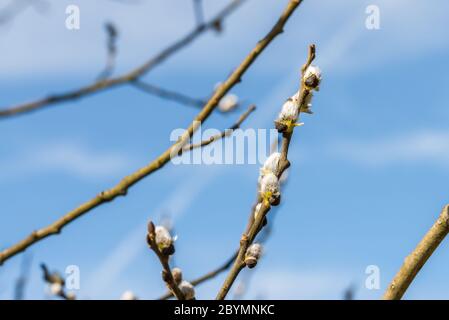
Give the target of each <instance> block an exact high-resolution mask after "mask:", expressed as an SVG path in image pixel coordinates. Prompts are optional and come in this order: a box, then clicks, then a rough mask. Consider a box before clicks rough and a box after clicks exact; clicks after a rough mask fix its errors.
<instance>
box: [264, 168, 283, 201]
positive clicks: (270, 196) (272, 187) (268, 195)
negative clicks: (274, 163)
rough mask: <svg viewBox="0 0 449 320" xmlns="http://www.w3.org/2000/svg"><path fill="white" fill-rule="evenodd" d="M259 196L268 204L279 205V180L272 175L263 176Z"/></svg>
mask: <svg viewBox="0 0 449 320" xmlns="http://www.w3.org/2000/svg"><path fill="white" fill-rule="evenodd" d="M259 191H260V195H261V197H262V199H263V200H264V201H267V202H268V203H269V204H272V205H277V204H279V199H280V196H281V192H280V186H279V180H278V178H277V177H276V176H275V175H274V174H273V173H268V174H266V175H264V176H263V177H262V178H261V180H260V190H259Z"/></svg>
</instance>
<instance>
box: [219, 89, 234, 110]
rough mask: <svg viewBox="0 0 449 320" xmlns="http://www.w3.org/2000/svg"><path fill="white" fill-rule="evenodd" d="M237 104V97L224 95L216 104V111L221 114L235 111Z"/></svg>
mask: <svg viewBox="0 0 449 320" xmlns="http://www.w3.org/2000/svg"><path fill="white" fill-rule="evenodd" d="M238 104H239V97H238V96H236V95H235V94H232V93H231V94H227V95H225V96H224V97H223V98H222V99H221V100H220V102H219V103H218V110H220V111H221V112H229V111H231V110H233V109H235V108H236V107H237V106H238Z"/></svg>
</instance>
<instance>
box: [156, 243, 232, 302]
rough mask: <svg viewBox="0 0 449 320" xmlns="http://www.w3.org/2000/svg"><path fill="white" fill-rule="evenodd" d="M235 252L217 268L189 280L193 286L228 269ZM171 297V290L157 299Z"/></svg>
mask: <svg viewBox="0 0 449 320" xmlns="http://www.w3.org/2000/svg"><path fill="white" fill-rule="evenodd" d="M237 254H238V252H235V253H234V254H233V255H232V257H230V258H229V259H228V260H226V261H225V262H224V263H223V264H222V265H221V266H219V267H218V268H216V269H214V270H212V271H209V272H208V273H206V274H204V275H202V276H201V277H199V278H196V279H195V280H192V281H190V283H191V284H192V285H193V286H194V287H196V286H198V285H199V284H201V283H203V282H206V281H207V280H210V279H212V278H215V277H216V276H218V275H219V274H220V273H222V272H224V271H226V270H228V269H229V268H230V267H231V266H232V263H233V262H234V260H235V258H236V257H237ZM171 297H173V294H172V293H171V292H167V293H165V294H164V295H163V296H161V297H159V298H158V300H167V299H170V298H171Z"/></svg>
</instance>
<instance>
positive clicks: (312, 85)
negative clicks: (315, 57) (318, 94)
mask: <svg viewBox="0 0 449 320" xmlns="http://www.w3.org/2000/svg"><path fill="white" fill-rule="evenodd" d="M303 81H304V84H305V86H306V87H307V88H308V89H309V90H316V91H318V90H319V85H320V82H321V70H320V68H318V67H317V66H313V65H310V66H309V67H308V68H307V69H306V71H305V72H304V76H303Z"/></svg>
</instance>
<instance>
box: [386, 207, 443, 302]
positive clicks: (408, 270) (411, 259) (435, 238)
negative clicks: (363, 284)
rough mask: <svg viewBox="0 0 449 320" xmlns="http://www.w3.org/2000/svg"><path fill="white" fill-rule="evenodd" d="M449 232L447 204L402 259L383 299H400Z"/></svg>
mask: <svg viewBox="0 0 449 320" xmlns="http://www.w3.org/2000/svg"><path fill="white" fill-rule="evenodd" d="M448 232H449V205H446V206H445V207H444V208H443V210H442V211H441V214H440V216H439V217H438V219H437V221H436V222H435V223H434V224H433V226H432V227H431V228H430V230H429V231H428V232H427V234H426V235H425V236H424V238H423V239H422V240H421V242H420V243H418V245H417V247H416V248H415V250H413V252H412V253H411V254H410V255H409V256H408V257H407V258H405V260H404V264H403V265H402V267H401V269H399V271H398V273H397V274H396V276H395V277H394V279H393V280H392V281H391V283H390V285H389V286H388V288H387V291H386V292H385V294H384V296H383V299H384V300H400V299H401V298H402V296H403V295H404V293H405V291H407V289H408V287H409V286H410V284H411V283H412V281H413V279H415V277H416V275H417V274H418V272H419V270H421V268H422V267H423V266H424V264H425V263H426V261H427V259H429V258H430V256H431V255H432V253H433V252H434V251H435V249H436V248H437V247H438V246H439V245H440V243H441V242H442V241H443V239H444V238H445V237H446V235H447V234H448Z"/></svg>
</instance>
